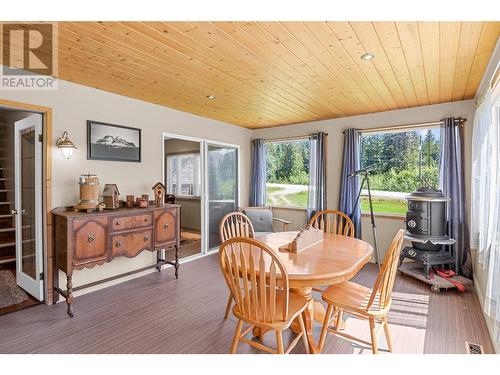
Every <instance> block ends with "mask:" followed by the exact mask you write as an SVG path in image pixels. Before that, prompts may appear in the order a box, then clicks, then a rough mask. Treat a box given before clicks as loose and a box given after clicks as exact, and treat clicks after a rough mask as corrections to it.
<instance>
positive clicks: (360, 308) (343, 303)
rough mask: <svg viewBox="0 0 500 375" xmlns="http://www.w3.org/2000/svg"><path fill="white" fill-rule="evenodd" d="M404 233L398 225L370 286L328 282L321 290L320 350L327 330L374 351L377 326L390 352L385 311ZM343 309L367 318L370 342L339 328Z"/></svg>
mask: <svg viewBox="0 0 500 375" xmlns="http://www.w3.org/2000/svg"><path fill="white" fill-rule="evenodd" d="M404 233H405V231H404V230H403V229H400V230H399V231H398V233H397V234H396V236H395V237H394V239H393V240H392V242H391V244H390V246H389V249H388V250H387V253H386V254H385V257H384V261H383V263H382V268H381V269H380V271H379V274H378V276H377V280H376V281H375V285H374V287H373V289H370V288H367V287H365V286H363V285H359V284H356V283H353V282H351V281H346V282H343V283H341V284H336V285H332V286H330V287H329V288H328V289H326V291H325V292H323V294H322V299H323V301H325V302H326V303H327V304H328V308H327V311H326V315H325V320H324V322H323V328H322V330H321V336H320V340H319V350H320V351H321V350H323V346H324V344H325V339H326V334H327V332H331V333H333V334H335V335H338V336H342V337H344V338H346V339H348V340H351V341H357V342H361V343H363V344H367V345H370V346H371V347H372V352H373V353H374V354H377V353H378V345H377V336H378V332H379V330H380V328H382V327H383V328H384V331H385V337H386V341H387V346H388V348H389V351H390V352H392V339H391V334H390V331H389V325H388V323H387V314H388V313H389V310H390V308H391V302H392V299H391V294H392V289H393V287H394V281H395V278H396V271H397V267H398V259H399V253H400V252H401V246H402V245H403V240H404ZM344 311H345V312H348V313H349V314H352V315H355V316H357V317H359V318H362V319H367V320H368V321H369V324H370V336H371V342H367V341H364V340H361V339H359V338H357V337H354V336H351V335H349V334H347V333H344V332H341V331H340V330H339V327H340V324H341V321H342V313H343V312H344ZM333 319H336V322H335V327H330V323H331V322H332V320H333ZM376 322H380V323H381V325H380V326H379V327H378V329H376V326H375V323H376Z"/></svg>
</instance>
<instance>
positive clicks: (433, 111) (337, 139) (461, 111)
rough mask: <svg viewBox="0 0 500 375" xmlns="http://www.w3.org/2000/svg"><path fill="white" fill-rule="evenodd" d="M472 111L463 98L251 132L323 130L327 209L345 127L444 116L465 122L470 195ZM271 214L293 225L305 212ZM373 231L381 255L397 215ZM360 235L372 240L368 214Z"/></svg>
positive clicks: (336, 186)
mask: <svg viewBox="0 0 500 375" xmlns="http://www.w3.org/2000/svg"><path fill="white" fill-rule="evenodd" d="M473 113H474V101H472V100H467V101H461V102H453V103H446V104H437V105H429V106H423V107H417V108H409V109H401V110H396V111H388V112H380V113H372V114H367V115H361V116H352V117H344V118H339V119H333V120H324V121H314V122H309V123H303V124H296V125H287V126H280V127H274V128H267V129H259V130H255V131H254V132H253V135H252V136H253V138H264V139H269V138H279V137H292V136H302V135H307V134H310V133H314V132H318V131H324V132H326V133H328V137H327V162H326V165H327V203H328V208H337V207H338V198H339V194H340V181H339V179H340V173H341V168H342V147H343V134H342V131H343V130H344V129H346V128H358V129H370V128H376V127H381V126H397V125H404V124H414V123H422V122H432V121H438V120H441V119H443V118H445V117H451V116H454V117H464V118H466V119H467V122H466V124H465V140H464V141H465V142H464V154H465V174H466V193H467V196H468V197H469V196H470V166H471V141H472V120H473ZM275 215H276V216H278V217H281V218H283V219H288V220H290V221H293V223H294V225H293V226H294V227H296V228H297V227H301V226H303V225H304V224H305V221H306V215H305V212H304V211H297V210H287V209H275ZM376 224H377V234H378V239H379V248H380V250H381V256H383V254H384V252H385V249H386V248H387V247H388V245H389V244H390V241H391V240H392V238H393V237H394V234H395V233H396V231H397V230H398V229H399V228H403V221H402V220H401V218H380V217H379V218H377V220H376ZM362 228H363V238H364V239H365V240H367V241H368V242H372V235H371V226H370V221H369V217H367V216H363V218H362Z"/></svg>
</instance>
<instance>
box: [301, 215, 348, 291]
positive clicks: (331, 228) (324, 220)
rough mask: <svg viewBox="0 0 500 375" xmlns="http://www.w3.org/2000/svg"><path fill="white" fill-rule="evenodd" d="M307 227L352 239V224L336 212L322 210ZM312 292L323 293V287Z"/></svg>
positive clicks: (312, 218) (346, 217) (315, 288)
mask: <svg viewBox="0 0 500 375" xmlns="http://www.w3.org/2000/svg"><path fill="white" fill-rule="evenodd" d="M308 225H310V226H312V227H313V228H317V229H321V230H323V231H324V232H326V233H335V234H340V235H342V236H348V237H354V224H353V223H352V221H351V219H350V218H349V216H347V215H346V214H345V213H343V212H342V211H338V210H322V211H319V212H317V213H316V214H314V215H313V217H311V219H310V220H309V223H308ZM313 290H314V291H316V292H323V291H324V287H323V288H321V287H314V288H313Z"/></svg>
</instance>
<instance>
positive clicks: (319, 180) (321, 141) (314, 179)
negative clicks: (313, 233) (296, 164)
mask: <svg viewBox="0 0 500 375" xmlns="http://www.w3.org/2000/svg"><path fill="white" fill-rule="evenodd" d="M309 145H310V146H309V147H310V151H309V194H308V198H307V216H308V219H310V218H311V217H312V216H313V215H314V214H315V213H316V212H319V211H322V210H325V209H326V134H325V133H324V132H319V133H316V134H312V135H311V136H310V137H309Z"/></svg>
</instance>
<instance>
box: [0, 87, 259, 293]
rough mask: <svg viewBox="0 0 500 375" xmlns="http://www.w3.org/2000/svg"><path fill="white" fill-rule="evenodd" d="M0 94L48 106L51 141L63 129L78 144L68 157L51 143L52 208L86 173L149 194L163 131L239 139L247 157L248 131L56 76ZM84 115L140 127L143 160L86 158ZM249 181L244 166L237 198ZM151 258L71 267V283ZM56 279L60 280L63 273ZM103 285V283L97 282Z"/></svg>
mask: <svg viewBox="0 0 500 375" xmlns="http://www.w3.org/2000/svg"><path fill="white" fill-rule="evenodd" d="M165 89H166V90H168V87H166V88H165ZM0 98H2V99H7V100H14V101H19V102H24V103H29V104H36V105H42V106H46V107H51V108H52V110H53V128H52V131H53V139H52V141H53V144H55V141H56V139H57V138H58V137H60V136H61V135H62V133H63V131H65V130H67V131H68V134H69V137H70V138H71V140H72V141H73V142H74V143H75V144H76V145H77V146H78V150H77V151H76V152H75V153H74V154H73V157H72V158H71V159H70V160H66V159H64V157H63V156H62V155H61V153H60V152H59V151H58V150H57V149H56V148H55V147H54V148H53V150H52V160H53V166H52V204H53V207H58V206H67V205H72V204H74V203H75V202H76V201H77V200H78V176H79V175H80V174H81V173H88V172H92V173H96V174H97V175H98V176H99V178H100V183H101V186H104V184H105V183H116V184H117V185H118V188H119V189H120V193H121V196H122V197H124V196H125V195H127V194H134V195H140V194H145V193H148V194H151V187H152V186H153V184H154V183H155V182H157V181H162V163H163V154H162V145H163V136H162V133H163V132H169V133H174V134H180V135H187V136H195V137H199V138H206V139H210V140H215V141H221V142H227V143H233V144H238V145H240V152H241V160H242V161H243V162H242V165H244V161H246V160H250V154H249V152H250V142H249V139H250V137H251V131H250V130H247V129H243V128H241V127H237V126H233V125H228V124H225V123H222V122H219V121H215V120H210V119H207V118H203V117H200V116H196V115H192V114H189V113H185V112H181V111H177V110H174V109H170V108H166V107H162V106H159V105H155V104H150V103H146V102H143V101H140V100H136V99H132V98H128V97H125V96H121V95H116V94H112V93H108V92H105V91H102V90H97V89H94V88H90V87H86V86H82V85H78V84H74V83H71V82H65V81H59V88H58V90H55V91H2V92H1V93H0ZM87 120H96V121H102V122H108V123H112V124H119V125H125V126H131V127H136V128H141V129H142V162H141V163H123V162H112V161H95V160H87V147H86V139H87V130H86V121H87ZM248 185H249V184H248V170H247V168H243V171H242V173H241V196H242V202H245V201H247V200H248ZM154 261H155V255H154V253H150V252H143V253H141V254H140V255H139V256H137V257H136V258H133V259H128V258H116V259H114V260H113V262H111V263H108V264H104V265H102V266H96V267H94V268H93V269H89V270H82V271H76V272H75V274H74V278H73V279H74V286H78V285H81V284H83V283H87V282H92V281H95V280H99V279H102V278H106V277H110V276H113V275H116V274H120V273H123V272H127V271H130V270H133V269H138V268H141V267H144V266H147V265H150V264H153V263H154ZM138 275H141V274H137V275H136V276H138ZM122 280H123V279H122ZM60 283H61V285H65V278H63V277H62V275H60ZM104 286H107V284H103V285H101V286H100V287H104Z"/></svg>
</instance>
